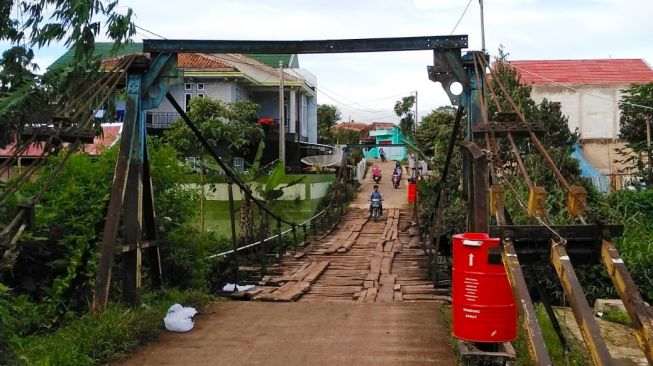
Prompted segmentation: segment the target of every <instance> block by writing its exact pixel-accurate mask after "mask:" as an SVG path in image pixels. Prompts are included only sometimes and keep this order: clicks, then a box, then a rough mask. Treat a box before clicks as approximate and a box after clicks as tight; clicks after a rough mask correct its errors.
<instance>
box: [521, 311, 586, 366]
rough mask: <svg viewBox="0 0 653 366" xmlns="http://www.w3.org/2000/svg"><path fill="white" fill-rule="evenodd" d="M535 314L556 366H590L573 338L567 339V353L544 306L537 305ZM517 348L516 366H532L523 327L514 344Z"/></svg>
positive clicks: (583, 352)
mask: <svg viewBox="0 0 653 366" xmlns="http://www.w3.org/2000/svg"><path fill="white" fill-rule="evenodd" d="M535 313H536V315H537V322H538V323H539V324H540V329H542V336H543V337H544V343H545V344H546V348H547V350H548V351H549V356H550V357H551V361H552V362H553V364H554V365H561V366H589V365H590V364H589V363H588V358H587V356H586V354H585V351H584V350H583V349H582V348H581V347H580V346H579V345H577V344H576V343H575V340H574V339H573V338H569V337H567V338H565V339H566V340H567V344H569V347H570V348H569V351H567V352H565V349H564V348H563V347H562V344H560V341H559V340H558V336H557V335H556V332H555V330H554V329H553V324H552V323H551V320H550V319H549V317H548V315H547V313H546V310H545V309H544V306H543V305H542V304H537V305H536V306H535ZM513 346H514V347H515V352H517V362H516V363H515V366H530V365H531V360H530V356H529V354H528V347H527V344H526V338H525V336H524V331H523V329H522V327H519V337H518V338H517V340H516V341H514V342H513Z"/></svg>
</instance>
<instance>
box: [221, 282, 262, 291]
mask: <svg viewBox="0 0 653 366" xmlns="http://www.w3.org/2000/svg"><path fill="white" fill-rule="evenodd" d="M254 287H256V286H254V285H242V286H239V285H236V284H234V283H227V284H226V285H224V286H223V287H222V291H224V292H232V291H234V290H235V291H247V290H251V289H253V288H254Z"/></svg>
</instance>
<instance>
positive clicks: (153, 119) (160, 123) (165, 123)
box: [145, 112, 181, 130]
mask: <svg viewBox="0 0 653 366" xmlns="http://www.w3.org/2000/svg"><path fill="white" fill-rule="evenodd" d="M179 118H181V117H180V116H179V113H176V112H147V114H146V115H145V123H146V125H147V127H148V128H152V129H157V130H159V129H160V130H165V129H168V128H170V127H171V126H172V123H173V122H174V121H176V120H178V119H179Z"/></svg>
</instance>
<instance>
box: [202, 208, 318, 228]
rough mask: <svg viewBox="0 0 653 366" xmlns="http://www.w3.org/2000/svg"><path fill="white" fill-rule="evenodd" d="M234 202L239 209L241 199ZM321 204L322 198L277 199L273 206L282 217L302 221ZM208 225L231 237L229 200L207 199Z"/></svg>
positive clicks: (237, 225) (237, 213)
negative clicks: (302, 199)
mask: <svg viewBox="0 0 653 366" xmlns="http://www.w3.org/2000/svg"><path fill="white" fill-rule="evenodd" d="M234 203H235V208H236V210H238V209H239V207H240V201H236V202H234ZM319 204H320V199H315V200H305V201H301V200H291V201H277V202H274V203H273V204H272V205H271V206H272V207H273V208H274V212H275V213H278V214H279V215H281V217H283V218H285V219H289V220H292V221H295V222H301V221H304V220H306V219H308V218H310V217H311V216H313V214H314V213H315V211H316V209H317V208H318V206H319ZM255 212H258V210H255ZM238 215H239V212H236V232H239V222H238V217H239V216H238ZM206 227H207V228H208V229H211V230H213V231H215V232H217V233H218V234H219V235H222V236H225V237H230V235H231V227H230V221H229V202H226V201H206ZM284 228H285V227H284Z"/></svg>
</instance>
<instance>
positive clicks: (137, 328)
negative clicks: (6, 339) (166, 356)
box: [10, 290, 211, 365]
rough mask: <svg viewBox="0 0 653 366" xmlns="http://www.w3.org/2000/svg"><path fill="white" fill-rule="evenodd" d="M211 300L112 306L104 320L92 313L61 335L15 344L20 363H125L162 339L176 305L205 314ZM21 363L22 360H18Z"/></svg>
mask: <svg viewBox="0 0 653 366" xmlns="http://www.w3.org/2000/svg"><path fill="white" fill-rule="evenodd" d="M210 300H211V297H210V296H209V295H207V294H205V293H201V292H197V291H187V292H179V291H175V290H171V291H164V292H160V293H154V294H148V295H146V296H145V297H144V299H143V304H142V305H141V306H139V307H137V308H133V309H128V308H124V307H122V306H118V305H110V306H109V307H108V308H107V311H106V312H104V313H103V314H101V315H92V314H87V315H83V316H81V317H80V318H77V319H75V320H72V321H70V322H69V323H67V324H64V325H62V326H61V327H60V328H59V329H58V330H57V331H56V332H54V333H49V334H39V335H33V336H29V337H26V338H22V339H19V338H15V339H12V340H10V343H11V349H12V351H13V353H14V355H15V360H14V361H13V362H14V363H15V364H28V365H96V364H104V363H107V362H108V361H111V360H115V359H120V358H125V357H126V356H127V355H129V354H130V353H131V352H133V351H134V349H136V348H137V347H138V346H140V345H143V344H146V343H148V342H152V341H154V340H156V339H158V337H159V335H160V334H161V332H162V331H163V330H164V327H163V317H164V316H165V314H166V312H167V310H168V308H169V307H170V305H172V304H174V303H180V304H183V305H184V306H192V307H195V308H196V309H198V310H199V311H200V312H201V311H202V310H204V309H205V308H206V307H207V305H208V304H209V301H210ZM16 360H17V361H16Z"/></svg>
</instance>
